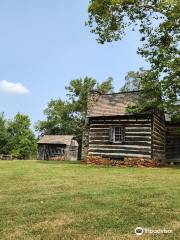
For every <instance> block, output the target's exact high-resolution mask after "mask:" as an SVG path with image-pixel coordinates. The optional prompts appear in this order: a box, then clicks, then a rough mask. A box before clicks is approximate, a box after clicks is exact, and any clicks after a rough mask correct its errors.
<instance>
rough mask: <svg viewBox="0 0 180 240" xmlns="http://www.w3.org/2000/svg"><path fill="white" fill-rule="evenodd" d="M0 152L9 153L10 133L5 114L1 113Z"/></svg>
mask: <svg viewBox="0 0 180 240" xmlns="http://www.w3.org/2000/svg"><path fill="white" fill-rule="evenodd" d="M0 154H8V135H7V126H6V120H5V118H4V114H3V113H1V114H0Z"/></svg>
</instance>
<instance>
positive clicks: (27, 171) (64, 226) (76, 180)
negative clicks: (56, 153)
mask: <svg viewBox="0 0 180 240" xmlns="http://www.w3.org/2000/svg"><path fill="white" fill-rule="evenodd" d="M0 216H1V219H0V231H1V233H0V238H1V239H3V240H6V239H12V240H15V239H16V240H17V239H18V240H19V239H20V240H21V239H23V240H29V239H32V240H40V239H43V240H46V239H51V240H53V239H63V240H64V239H65V240H66V239H67V240H71V239H79V240H83V239H86V240H91V239H92V240H94V239H99V240H102V239H105V240H106V239H107V240H111V239H112V240H113V239H126V240H127V239H168V240H169V239H180V238H179V236H180V235H179V234H180V170H179V169H178V168H161V169H152V168H149V169H147V168H116V167H95V166H94V167H93V166H85V165H81V164H74V163H60V162H46V161H0ZM137 226H141V227H144V228H151V229H164V228H165V229H172V230H173V233H172V234H145V235H143V236H141V237H137V236H136V235H135V233H134V229H135V228H136V227H137Z"/></svg>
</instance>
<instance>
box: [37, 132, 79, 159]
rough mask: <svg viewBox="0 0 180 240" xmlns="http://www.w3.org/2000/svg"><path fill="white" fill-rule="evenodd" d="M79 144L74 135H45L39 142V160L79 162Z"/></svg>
mask: <svg viewBox="0 0 180 240" xmlns="http://www.w3.org/2000/svg"><path fill="white" fill-rule="evenodd" d="M77 156H78V143H77V141H76V140H75V138H74V136H72V135H44V136H43V137H42V138H41V139H40V140H39V141H38V156H37V158H38V159H39V160H77Z"/></svg>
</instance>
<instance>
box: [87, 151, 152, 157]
mask: <svg viewBox="0 0 180 240" xmlns="http://www.w3.org/2000/svg"><path fill="white" fill-rule="evenodd" d="M88 155H90V156H105V157H112V158H113V157H142V158H151V155H147V154H146V155H145V154H131V153H127V154H123V153H118V154H114V153H95V152H89V154H88Z"/></svg>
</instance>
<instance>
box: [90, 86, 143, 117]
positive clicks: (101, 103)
mask: <svg viewBox="0 0 180 240" xmlns="http://www.w3.org/2000/svg"><path fill="white" fill-rule="evenodd" d="M91 94H93V93H91ZM96 96H97V93H96ZM138 96H139V91H133V92H120V93H112V94H101V93H99V94H98V97H97V98H96V101H95V103H92V104H89V108H88V111H87V117H98V116H115V115H128V114H129V113H128V111H127V107H128V106H136V105H137V103H138ZM91 99H92V97H91Z"/></svg>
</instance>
